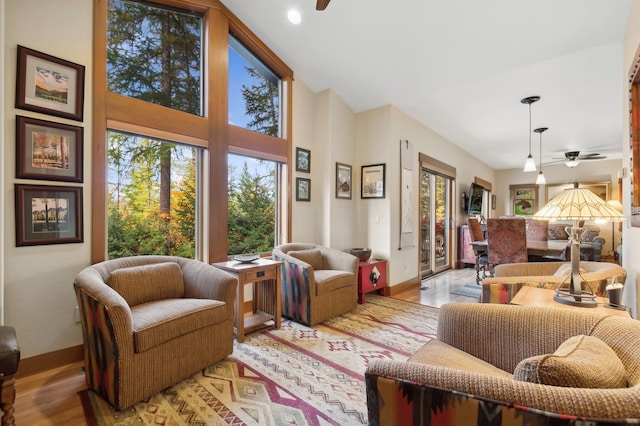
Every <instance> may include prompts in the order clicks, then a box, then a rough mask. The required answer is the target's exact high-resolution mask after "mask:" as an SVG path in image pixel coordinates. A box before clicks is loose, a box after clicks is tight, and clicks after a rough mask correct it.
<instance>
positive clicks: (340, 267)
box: [322, 247, 359, 275]
mask: <svg viewBox="0 0 640 426" xmlns="http://www.w3.org/2000/svg"><path fill="white" fill-rule="evenodd" d="M322 257H323V261H324V269H331V270H336V271H347V272H351V273H353V274H356V275H357V274H358V263H359V260H358V258H357V257H356V256H354V255H352V254H350V253H345V252H343V251H340V250H337V249H333V248H329V247H326V248H323V249H322Z"/></svg>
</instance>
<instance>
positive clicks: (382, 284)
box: [358, 259, 387, 303]
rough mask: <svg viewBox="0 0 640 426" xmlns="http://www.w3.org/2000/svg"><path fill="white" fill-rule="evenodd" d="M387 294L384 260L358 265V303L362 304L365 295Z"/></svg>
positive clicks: (385, 264)
mask: <svg viewBox="0 0 640 426" xmlns="http://www.w3.org/2000/svg"><path fill="white" fill-rule="evenodd" d="M372 291H379V292H380V294H382V295H386V292H387V261H386V260H384V259H373V260H371V259H370V260H367V261H366V262H360V264H359V265H358V303H364V298H365V295H366V294H367V293H370V292H372Z"/></svg>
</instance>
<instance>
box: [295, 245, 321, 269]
mask: <svg viewBox="0 0 640 426" xmlns="http://www.w3.org/2000/svg"><path fill="white" fill-rule="evenodd" d="M288 255H289V256H291V257H295V258H296V259H298V260H302V261H303V262H306V263H308V264H309V265H311V267H312V268H313V269H314V270H316V271H319V270H321V269H324V261H323V260H322V252H321V251H320V249H309V250H299V251H290V252H289V253H288Z"/></svg>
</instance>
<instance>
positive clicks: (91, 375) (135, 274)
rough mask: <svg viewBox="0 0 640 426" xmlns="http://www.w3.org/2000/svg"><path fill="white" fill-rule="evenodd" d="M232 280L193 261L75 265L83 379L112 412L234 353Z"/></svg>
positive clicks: (131, 260) (150, 259) (116, 261)
mask: <svg viewBox="0 0 640 426" xmlns="http://www.w3.org/2000/svg"><path fill="white" fill-rule="evenodd" d="M236 286H237V279H236V278H235V277H234V276H232V275H231V274H229V273H227V272H224V271H222V270H220V269H218V268H215V267H213V266H211V265H208V264H206V263H203V262H199V261H196V260H192V259H184V258H177V257H170V256H137V257H125V258H121V259H114V260H108V261H105V262H102V263H98V264H95V265H93V266H90V267H88V268H86V269H84V270H82V271H81V272H80V273H79V274H78V275H77V277H76V279H75V282H74V289H75V292H76V297H77V299H78V306H79V307H80V316H81V321H82V332H83V338H84V355H85V356H84V357H85V371H86V380H87V384H88V385H89V387H90V388H91V389H93V390H95V391H96V392H97V393H98V394H100V395H101V396H102V397H103V398H104V399H106V400H107V401H109V402H110V403H111V404H112V405H113V406H114V407H116V408H117V409H119V410H123V409H125V408H128V407H130V406H131V405H133V404H135V403H137V402H139V401H141V400H142V399H144V398H147V397H149V396H151V395H153V394H155V393H157V392H160V391H161V390H163V389H165V388H167V387H168V386H171V385H173V384H175V383H178V382H180V381H181V380H182V379H184V378H186V377H188V376H190V375H192V374H194V373H196V372H197V371H198V370H201V369H203V368H205V367H206V366H208V365H211V364H213V363H215V362H217V361H219V360H220V359H222V358H224V357H225V356H227V355H229V354H230V353H231V352H232V351H233V313H234V306H235V303H234V302H235V295H236Z"/></svg>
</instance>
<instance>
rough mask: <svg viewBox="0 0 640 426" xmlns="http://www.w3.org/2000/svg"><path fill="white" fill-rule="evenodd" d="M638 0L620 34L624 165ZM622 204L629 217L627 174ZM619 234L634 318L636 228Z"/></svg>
mask: <svg viewBox="0 0 640 426" xmlns="http://www.w3.org/2000/svg"><path fill="white" fill-rule="evenodd" d="M638 22H640V2H637V1H634V2H631V10H630V11H629V19H628V20H627V28H626V32H625V38H624V65H623V67H622V72H623V74H624V75H623V79H622V81H623V85H622V87H621V88H620V90H622V93H623V96H622V103H623V108H622V117H621V122H622V141H620V143H621V144H622V149H623V159H624V163H623V164H625V166H626V167H627V168H628V165H629V164H630V158H631V153H630V150H629V137H630V135H629V100H628V99H629V87H628V79H627V78H628V74H629V72H630V70H631V66H632V65H633V61H634V59H635V55H636V52H637V50H638V47H639V46H640V25H638ZM622 190H623V194H624V195H625V196H624V197H623V206H624V214H625V215H626V216H627V217H629V215H630V214H631V200H630V197H629V196H627V195H628V194H630V193H631V189H630V179H629V177H628V176H627V177H626V178H625V179H624V181H623V188H622ZM622 238H623V240H624V245H623V249H624V250H623V254H622V266H623V267H624V268H625V269H626V270H627V274H628V275H627V281H626V283H625V286H624V293H623V296H622V300H623V302H624V304H626V305H627V306H630V307H631V308H632V310H633V314H634V318H638V313H639V310H640V300H639V299H638V293H639V287H640V282H639V279H640V262H638V253H640V228H634V227H631V226H630V224H629V222H628V221H627V223H626V224H625V225H624V227H623V232H622Z"/></svg>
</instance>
